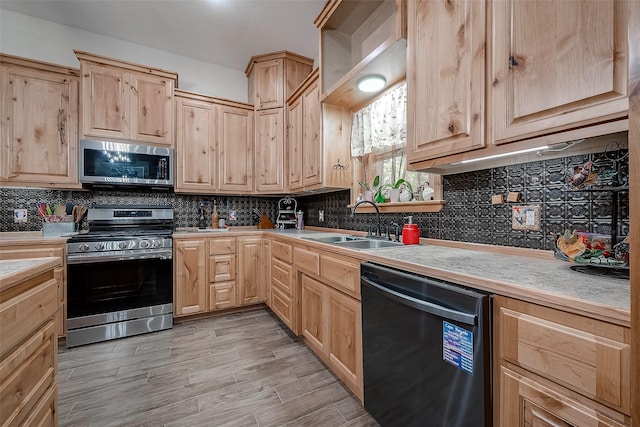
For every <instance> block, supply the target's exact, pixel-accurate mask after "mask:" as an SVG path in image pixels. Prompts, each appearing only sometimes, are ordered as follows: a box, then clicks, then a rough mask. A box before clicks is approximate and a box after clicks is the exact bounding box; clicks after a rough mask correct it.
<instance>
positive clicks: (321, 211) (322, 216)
mask: <svg viewBox="0 0 640 427" xmlns="http://www.w3.org/2000/svg"><path fill="white" fill-rule="evenodd" d="M318 221H320V222H324V210H323V209H320V210H319V211H318Z"/></svg>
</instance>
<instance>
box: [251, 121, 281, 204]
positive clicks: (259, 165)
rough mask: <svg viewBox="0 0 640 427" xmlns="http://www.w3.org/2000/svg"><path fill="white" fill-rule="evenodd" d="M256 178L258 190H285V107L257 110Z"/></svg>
mask: <svg viewBox="0 0 640 427" xmlns="http://www.w3.org/2000/svg"><path fill="white" fill-rule="evenodd" d="M255 146H256V150H255V153H256V156H255V180H256V191H258V192H280V193H282V192H283V191H284V164H285V157H284V109H283V108H275V109H271V110H262V111H258V112H256V142H255Z"/></svg>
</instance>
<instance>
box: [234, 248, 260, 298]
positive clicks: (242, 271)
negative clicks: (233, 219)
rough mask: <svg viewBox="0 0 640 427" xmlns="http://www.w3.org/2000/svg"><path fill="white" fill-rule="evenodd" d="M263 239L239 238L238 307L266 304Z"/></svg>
mask: <svg viewBox="0 0 640 427" xmlns="http://www.w3.org/2000/svg"><path fill="white" fill-rule="evenodd" d="M261 260H262V237H238V305H250V304H258V303H261V302H264V289H263V286H262V269H261Z"/></svg>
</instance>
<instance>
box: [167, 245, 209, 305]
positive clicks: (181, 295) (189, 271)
mask: <svg viewBox="0 0 640 427" xmlns="http://www.w3.org/2000/svg"><path fill="white" fill-rule="evenodd" d="M206 248H207V240H206V239H189V240H178V239H174V251H173V252H174V255H173V260H174V261H173V262H174V284H173V286H174V291H173V299H174V304H173V315H174V317H178V316H185V315H189V314H197V313H204V312H206V311H207V283H208V280H207V264H206V257H207V251H206Z"/></svg>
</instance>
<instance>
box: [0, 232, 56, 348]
mask: <svg viewBox="0 0 640 427" xmlns="http://www.w3.org/2000/svg"><path fill="white" fill-rule="evenodd" d="M47 257H58V258H59V259H60V262H59V264H58V265H56V266H55V267H54V268H53V275H54V279H55V280H56V290H57V294H58V310H57V312H56V319H55V321H56V323H55V324H56V334H57V335H58V337H64V336H66V335H67V245H66V244H65V243H59V244H51V243H46V244H33V243H32V242H30V243H29V244H25V245H23V244H20V245H15V244H11V245H8V244H3V243H0V259H3V260H8V259H25V258H47Z"/></svg>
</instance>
